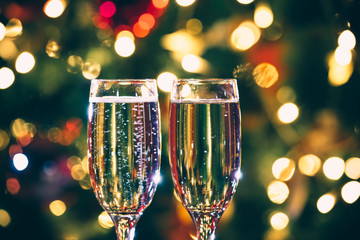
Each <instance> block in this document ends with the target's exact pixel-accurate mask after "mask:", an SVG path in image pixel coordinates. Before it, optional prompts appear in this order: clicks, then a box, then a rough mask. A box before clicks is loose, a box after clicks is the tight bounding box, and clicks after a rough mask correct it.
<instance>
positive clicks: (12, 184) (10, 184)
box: [6, 178, 20, 195]
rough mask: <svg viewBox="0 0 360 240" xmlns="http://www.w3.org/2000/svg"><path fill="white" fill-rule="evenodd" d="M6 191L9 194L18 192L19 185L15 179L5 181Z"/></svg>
mask: <svg viewBox="0 0 360 240" xmlns="http://www.w3.org/2000/svg"><path fill="white" fill-rule="evenodd" d="M6 189H7V190H8V191H9V193H11V194H13V195H14V194H17V193H18V192H19V191H20V183H19V180H17V179H16V178H8V179H6Z"/></svg>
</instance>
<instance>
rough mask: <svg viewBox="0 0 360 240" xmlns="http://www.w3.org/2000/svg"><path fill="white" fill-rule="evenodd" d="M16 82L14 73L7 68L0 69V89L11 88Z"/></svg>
mask: <svg viewBox="0 0 360 240" xmlns="http://www.w3.org/2000/svg"><path fill="white" fill-rule="evenodd" d="M14 81H15V74H14V72H13V71H12V70H11V69H10V68H7V67H2V68H0V89H6V88H8V87H10V86H11V85H12V84H13V83H14Z"/></svg>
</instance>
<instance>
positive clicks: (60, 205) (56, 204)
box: [49, 200, 66, 216]
mask: <svg viewBox="0 0 360 240" xmlns="http://www.w3.org/2000/svg"><path fill="white" fill-rule="evenodd" d="M49 208H50V211H51V213H52V214H54V215H55V216H61V215H63V214H64V213H65V211H66V205H65V203H64V202H63V201H61V200H55V201H52V202H51V203H50V205H49Z"/></svg>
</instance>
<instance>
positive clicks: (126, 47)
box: [114, 36, 135, 57]
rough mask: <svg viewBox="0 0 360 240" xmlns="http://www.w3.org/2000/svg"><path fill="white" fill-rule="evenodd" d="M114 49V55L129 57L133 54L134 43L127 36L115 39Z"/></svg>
mask: <svg viewBox="0 0 360 240" xmlns="http://www.w3.org/2000/svg"><path fill="white" fill-rule="evenodd" d="M114 47H115V51H116V53H117V54H118V55H119V56H121V57H129V56H131V55H132V54H133V53H134V52H135V43H134V41H133V40H132V39H131V38H130V37H128V36H123V37H119V38H118V39H116V41H115V45H114Z"/></svg>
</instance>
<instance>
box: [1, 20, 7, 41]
mask: <svg viewBox="0 0 360 240" xmlns="http://www.w3.org/2000/svg"><path fill="white" fill-rule="evenodd" d="M5 34H6V28H5V25H4V24H3V23H1V22H0V41H1V40H3V39H4V37H5Z"/></svg>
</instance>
